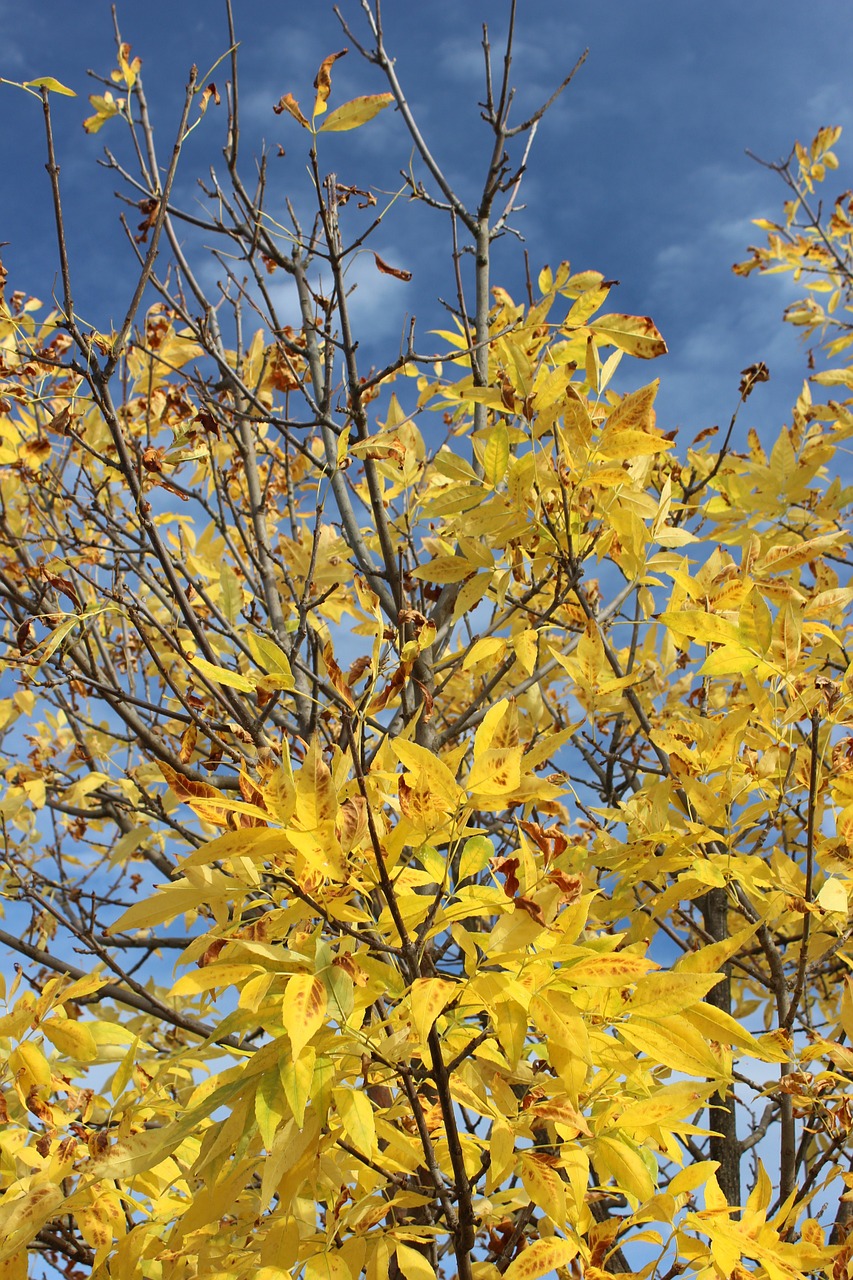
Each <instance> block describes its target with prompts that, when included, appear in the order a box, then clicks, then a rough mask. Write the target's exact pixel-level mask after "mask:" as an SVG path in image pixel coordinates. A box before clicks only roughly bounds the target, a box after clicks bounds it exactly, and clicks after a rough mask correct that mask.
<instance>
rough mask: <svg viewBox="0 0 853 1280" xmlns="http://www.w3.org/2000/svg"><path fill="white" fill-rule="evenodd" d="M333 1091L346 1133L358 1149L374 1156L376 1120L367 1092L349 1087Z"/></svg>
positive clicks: (364, 1153)
mask: <svg viewBox="0 0 853 1280" xmlns="http://www.w3.org/2000/svg"><path fill="white" fill-rule="evenodd" d="M332 1093H333V1097H334V1099H335V1105H336V1106H337V1109H338V1115H339V1116H340V1117H341V1123H342V1124H343V1127H344V1133H345V1134H346V1135H347V1137H348V1138H349V1140H350V1142H351V1143H352V1145H353V1146H354V1147H355V1148H356V1150H358V1151H360V1152H361V1153H362V1154H363V1155H366V1156H372V1155H373V1154H374V1153H375V1151H376V1122H375V1120H374V1118H373V1107H372V1105H371V1102H370V1099H369V1098H368V1096H367V1094H366V1093H361V1092H360V1090H358V1089H353V1088H348V1087H344V1088H340V1089H334V1090H333V1091H332Z"/></svg>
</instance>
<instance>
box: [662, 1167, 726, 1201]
mask: <svg viewBox="0 0 853 1280" xmlns="http://www.w3.org/2000/svg"><path fill="white" fill-rule="evenodd" d="M719 1167H720V1163H719V1161H718V1160H697V1161H696V1163H695V1164H689V1165H688V1166H687V1168H686V1169H681V1170H679V1172H678V1173H677V1174H676V1175H675V1177H674V1178H673V1179H672V1182H670V1184H669V1188H668V1190H669V1194H670V1195H671V1196H680V1195H683V1194H685V1193H686V1192H688V1191H695V1190H696V1188H697V1187H701V1186H703V1185H704V1183H705V1182H707V1180H708V1178H710V1177H711V1175H712V1174H713V1173H715V1172H716V1170H717V1169H719Z"/></svg>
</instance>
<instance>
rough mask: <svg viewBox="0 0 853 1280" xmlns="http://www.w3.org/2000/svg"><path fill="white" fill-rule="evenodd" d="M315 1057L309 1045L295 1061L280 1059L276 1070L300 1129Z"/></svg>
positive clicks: (303, 1118) (311, 1081)
mask: <svg viewBox="0 0 853 1280" xmlns="http://www.w3.org/2000/svg"><path fill="white" fill-rule="evenodd" d="M316 1057H317V1055H316V1054H315V1052H314V1050H313V1049H312V1048H311V1047H310V1045H309V1046H308V1048H306V1049H304V1050H303V1052H302V1053H301V1055H300V1056H299V1058H297V1059H296V1061H295V1062H291V1061H287V1060H285V1059H282V1061H281V1062H280V1063H279V1068H278V1072H279V1079H280V1080H281V1087H282V1089H283V1090H284V1096H285V1097H286V1098H287V1103H288V1106H289V1107H290V1110H291V1111H292V1112H293V1118H294V1120H295V1121H296V1123H297V1125H298V1126H299V1128H300V1129H301V1128H302V1127H303V1123H304V1120H305V1108H306V1106H307V1105H308V1098H309V1096H310V1094H311V1085H312V1083H313V1080H314V1063H315V1062H316Z"/></svg>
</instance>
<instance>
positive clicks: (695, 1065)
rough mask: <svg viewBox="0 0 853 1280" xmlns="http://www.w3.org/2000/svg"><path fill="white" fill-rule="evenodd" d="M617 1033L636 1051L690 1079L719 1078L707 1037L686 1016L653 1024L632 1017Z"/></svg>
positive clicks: (717, 1066)
mask: <svg viewBox="0 0 853 1280" xmlns="http://www.w3.org/2000/svg"><path fill="white" fill-rule="evenodd" d="M618 1030H619V1034H620V1036H621V1037H622V1039H623V1040H625V1041H626V1042H627V1043H628V1044H629V1045H631V1046H632V1047H633V1048H635V1049H639V1050H641V1051H642V1052H643V1053H646V1054H648V1056H649V1057H650V1058H651V1059H652V1060H653V1061H654V1062H662V1063H663V1064H664V1066H667V1067H671V1068H672V1070H673V1071H683V1072H684V1074H685V1075H688V1076H710V1077H712V1078H717V1077H719V1075H720V1064H719V1062H718V1061H717V1059H716V1058H715V1057H714V1055H713V1054H712V1053H711V1050H710V1048H709V1047H708V1044H707V1042H706V1041H705V1038H704V1036H702V1035H700V1033H699V1032H698V1031H696V1030H695V1029H694V1028H693V1027H692V1026H691V1025H690V1024H689V1023H688V1022H687V1021H686V1019H685V1018H684V1017H679V1016H678V1015H676V1016H674V1017H671V1018H657V1019H656V1020H655V1021H654V1022H647V1021H646V1020H645V1019H643V1018H631V1020H630V1022H625V1023H620V1025H619V1028H618Z"/></svg>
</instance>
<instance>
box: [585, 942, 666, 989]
mask: <svg viewBox="0 0 853 1280" xmlns="http://www.w3.org/2000/svg"><path fill="white" fill-rule="evenodd" d="M656 968H657V965H656V964H655V962H654V961H653V960H647V959H646V958H645V956H633V955H628V954H625V953H624V952H622V951H616V952H612V953H611V954H610V955H605V956H597V955H591V956H589V957H588V958H587V959H584V960H581V961H579V962H578V963H577V964H573V965H571V966H566V968H565V969H564V970H563V976H564V978H565V980H566V981H567V982H570V983H572V985H576V986H581V987H624V986H626V985H627V984H628V983H629V982H636V980H637V979H638V978H642V977H643V976H644V975H645V974H647V973H648V972H649V970H650V969H656Z"/></svg>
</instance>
